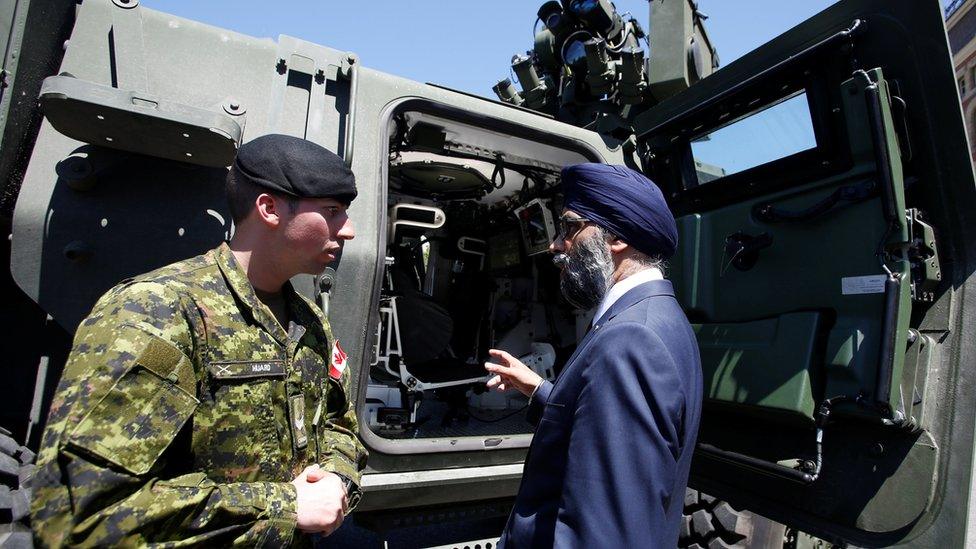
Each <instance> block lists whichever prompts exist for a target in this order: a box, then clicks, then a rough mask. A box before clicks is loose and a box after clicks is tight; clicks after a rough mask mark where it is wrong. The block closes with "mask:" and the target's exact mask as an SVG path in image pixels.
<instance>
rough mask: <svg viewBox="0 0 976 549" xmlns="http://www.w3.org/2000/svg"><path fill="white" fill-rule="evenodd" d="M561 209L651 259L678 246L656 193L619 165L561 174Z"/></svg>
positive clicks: (665, 207)
mask: <svg viewBox="0 0 976 549" xmlns="http://www.w3.org/2000/svg"><path fill="white" fill-rule="evenodd" d="M562 185H563V195H564V201H563V206H564V207H565V208H566V209H567V210H572V211H573V212H576V213H577V214H579V215H581V216H583V217H585V218H586V219H589V220H590V221H593V222H594V223H596V224H597V225H599V226H601V227H603V228H604V229H607V230H608V231H610V232H611V233H613V234H614V235H616V236H617V237H619V238H620V239H622V240H623V241H624V242H626V243H627V244H630V245H631V246H633V247H635V248H637V249H638V250H640V251H642V252H644V253H645V254H647V255H649V256H651V257H663V258H665V259H667V258H670V257H671V256H673V255H674V252H675V249H676V248H677V247H678V229H677V226H676V224H675V221H674V215H672V214H671V210H670V209H669V208H668V204H667V202H665V200H664V195H663V194H662V193H661V189H659V188H658V186H657V185H655V184H654V182H652V181H651V180H650V179H648V178H646V177H644V175H643V174H641V173H638V172H636V171H634V170H632V169H630V168H627V167H624V166H611V165H609V164H576V165H575V166H567V167H565V168H563V171H562Z"/></svg>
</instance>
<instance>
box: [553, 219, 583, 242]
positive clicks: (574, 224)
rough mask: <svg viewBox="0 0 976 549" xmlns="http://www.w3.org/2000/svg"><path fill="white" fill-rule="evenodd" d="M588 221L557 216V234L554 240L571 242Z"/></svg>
mask: <svg viewBox="0 0 976 549" xmlns="http://www.w3.org/2000/svg"><path fill="white" fill-rule="evenodd" d="M589 222H590V220H589V219H587V218H585V217H572V216H569V215H566V214H563V215H561V216H559V225H558V228H559V234H557V235H556V240H572V239H574V238H576V235H577V234H579V232H580V231H582V230H583V228H584V227H586V224H587V223H589Z"/></svg>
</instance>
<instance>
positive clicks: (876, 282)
mask: <svg viewBox="0 0 976 549" xmlns="http://www.w3.org/2000/svg"><path fill="white" fill-rule="evenodd" d="M887 278H888V277H886V276H885V275H868V276H845V277H844V278H842V279H840V291H841V293H842V294H844V295H857V294H883V293H884V291H885V280H887Z"/></svg>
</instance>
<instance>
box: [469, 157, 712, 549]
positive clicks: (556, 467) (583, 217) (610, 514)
mask: <svg viewBox="0 0 976 549" xmlns="http://www.w3.org/2000/svg"><path fill="white" fill-rule="evenodd" d="M562 185H563V193H564V198H565V200H564V205H565V208H564V210H563V212H562V215H561V216H560V218H559V220H560V228H561V230H560V233H559V234H558V235H557V236H556V239H555V241H554V242H553V243H552V245H551V246H550V247H549V250H550V252H552V253H554V254H555V258H554V262H555V263H556V264H557V265H559V266H560V268H561V274H560V286H561V289H562V292H563V295H564V297H566V299H567V300H568V301H569V302H570V303H572V304H573V305H575V306H576V307H579V308H581V309H591V308H593V307H596V312H595V314H594V317H593V319H594V320H593V323H592V325H591V329H590V330H589V332H588V333H587V334H586V336H585V337H584V338H583V339H582V340H581V341H580V342H579V345H578V346H577V348H576V352H575V353H574V354H573V356H572V357H571V358H570V359H569V361H568V362H567V363H566V365H565V367H564V368H563V370H562V372H561V373H560V374H559V377H558V378H557V379H556V381H555V383H550V382H549V381H544V380H542V379H541V378H540V377H539V376H538V375H537V374H536V373H535V372H533V371H532V370H531V369H529V368H528V367H527V366H525V365H524V364H522V363H521V362H519V361H518V360H517V359H516V358H514V357H512V356H511V355H510V354H508V353H506V352H505V351H500V350H492V351H490V352H491V355H492V357H493V358H494V359H495V360H496V361H497V362H498V363H497V364H495V363H488V364H486V365H485V367H486V369H487V370H488V371H489V372H491V373H493V374H496V375H495V376H493V377H492V378H491V379H490V380H489V381H488V386H489V387H492V388H497V389H500V390H505V389H509V388H514V389H517V390H519V391H520V392H522V393H523V394H525V395H527V396H529V397H530V404H529V418H530V421H533V422H537V427H536V431H535V435H534V437H533V439H532V446H531V448H530V449H529V453H528V456H527V457H526V461H525V469H524V471H523V474H522V485H521V487H520V489H519V493H518V496H517V499H516V501H515V507H514V508H513V510H512V514H511V516H510V517H509V519H508V524H507V526H506V527H505V531H504V533H503V535H502V539H501V542H500V543H499V547H506V548H518V547H668V548H673V547H675V546H676V545H677V539H678V527H679V522H680V519H681V510H682V505H683V503H684V494H685V488H686V486H687V484H688V471H689V468H690V465H691V456H692V452H693V450H694V447H695V440H696V437H697V433H698V421H699V417H700V415H701V400H702V374H701V362H700V359H699V356H698V346H697V344H696V342H695V335H694V333H693V332H692V329H691V326H690V325H689V324H688V320H687V318H686V317H685V315H684V313H683V312H682V310H681V308H680V306H679V305H678V302H677V301H676V300H675V298H674V290H673V288H672V286H671V283H670V282H669V281H667V280H665V279H664V275H663V265H664V262H665V261H666V260H667V259H669V258H670V257H671V256H672V255H674V252H675V249H676V247H677V244H678V234H677V228H676V226H675V221H674V216H673V215H672V214H671V212H670V210H669V209H668V206H667V204H666V202H665V200H664V196H663V195H662V194H661V190H660V189H658V188H657V186H656V185H655V184H654V183H653V182H651V180H649V179H647V178H646V177H644V176H643V175H642V174H640V173H638V172H635V171H633V170H630V169H628V168H625V167H622V166H608V165H605V164H579V165H575V166H569V167H567V168H565V169H563V171H562Z"/></svg>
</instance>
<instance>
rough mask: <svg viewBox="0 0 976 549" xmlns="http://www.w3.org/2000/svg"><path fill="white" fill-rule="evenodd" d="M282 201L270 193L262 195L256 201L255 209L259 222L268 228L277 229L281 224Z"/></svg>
mask: <svg viewBox="0 0 976 549" xmlns="http://www.w3.org/2000/svg"><path fill="white" fill-rule="evenodd" d="M282 206H283V204H282V203H281V201H280V200H278V199H276V198H275V197H274V196H272V195H270V194H268V193H261V194H259V195H258V197H257V198H255V199H254V209H255V213H256V214H257V218H258V220H259V221H260V222H261V223H262V224H263V225H265V226H266V227H268V228H275V227H277V226H278V225H280V224H281V209H282Z"/></svg>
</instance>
